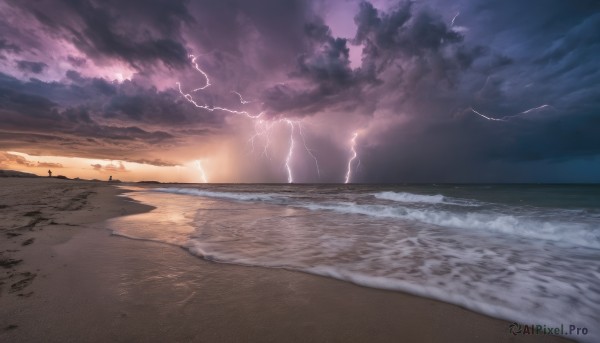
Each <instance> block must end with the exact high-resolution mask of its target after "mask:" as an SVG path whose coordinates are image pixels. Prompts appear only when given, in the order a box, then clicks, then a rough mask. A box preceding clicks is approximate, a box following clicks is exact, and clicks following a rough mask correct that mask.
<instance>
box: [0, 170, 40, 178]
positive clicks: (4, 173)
mask: <svg viewBox="0 0 600 343" xmlns="http://www.w3.org/2000/svg"><path fill="white" fill-rule="evenodd" d="M0 177H39V176H38V175H35V174H31V173H24V172H20V171H16V170H0Z"/></svg>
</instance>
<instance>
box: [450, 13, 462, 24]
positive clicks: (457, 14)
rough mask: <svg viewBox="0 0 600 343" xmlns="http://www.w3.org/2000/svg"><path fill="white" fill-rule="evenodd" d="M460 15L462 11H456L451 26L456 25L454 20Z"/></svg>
mask: <svg viewBox="0 0 600 343" xmlns="http://www.w3.org/2000/svg"><path fill="white" fill-rule="evenodd" d="M459 15H460V12H456V15H455V16H454V18H452V22H451V23H450V26H454V21H455V20H456V18H458V16H459Z"/></svg>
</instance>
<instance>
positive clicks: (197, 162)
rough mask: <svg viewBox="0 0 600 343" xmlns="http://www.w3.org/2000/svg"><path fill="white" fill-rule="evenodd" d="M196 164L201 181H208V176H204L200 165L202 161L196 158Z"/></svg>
mask: <svg viewBox="0 0 600 343" xmlns="http://www.w3.org/2000/svg"><path fill="white" fill-rule="evenodd" d="M196 166H197V167H198V169H200V177H201V178H202V183H208V178H207V177H206V173H205V172H204V168H203V167H202V161H200V160H197V161H196Z"/></svg>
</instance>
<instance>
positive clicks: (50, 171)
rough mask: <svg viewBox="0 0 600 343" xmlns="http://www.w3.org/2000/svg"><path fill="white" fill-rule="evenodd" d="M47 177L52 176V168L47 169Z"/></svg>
mask: <svg viewBox="0 0 600 343" xmlns="http://www.w3.org/2000/svg"><path fill="white" fill-rule="evenodd" d="M48 177H52V170H50V169H48Z"/></svg>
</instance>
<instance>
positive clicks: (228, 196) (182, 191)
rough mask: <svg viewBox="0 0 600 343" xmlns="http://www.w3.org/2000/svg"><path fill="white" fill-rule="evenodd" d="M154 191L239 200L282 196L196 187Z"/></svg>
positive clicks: (269, 199)
mask: <svg viewBox="0 0 600 343" xmlns="http://www.w3.org/2000/svg"><path fill="white" fill-rule="evenodd" d="M152 191H154V192H162V193H172V194H184V195H195V196H202V197H210V198H221V199H230V200H238V201H275V200H277V199H280V198H281V196H280V195H277V194H264V193H234V192H214V191H206V190H201V189H195V188H155V189H153V190H152Z"/></svg>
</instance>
